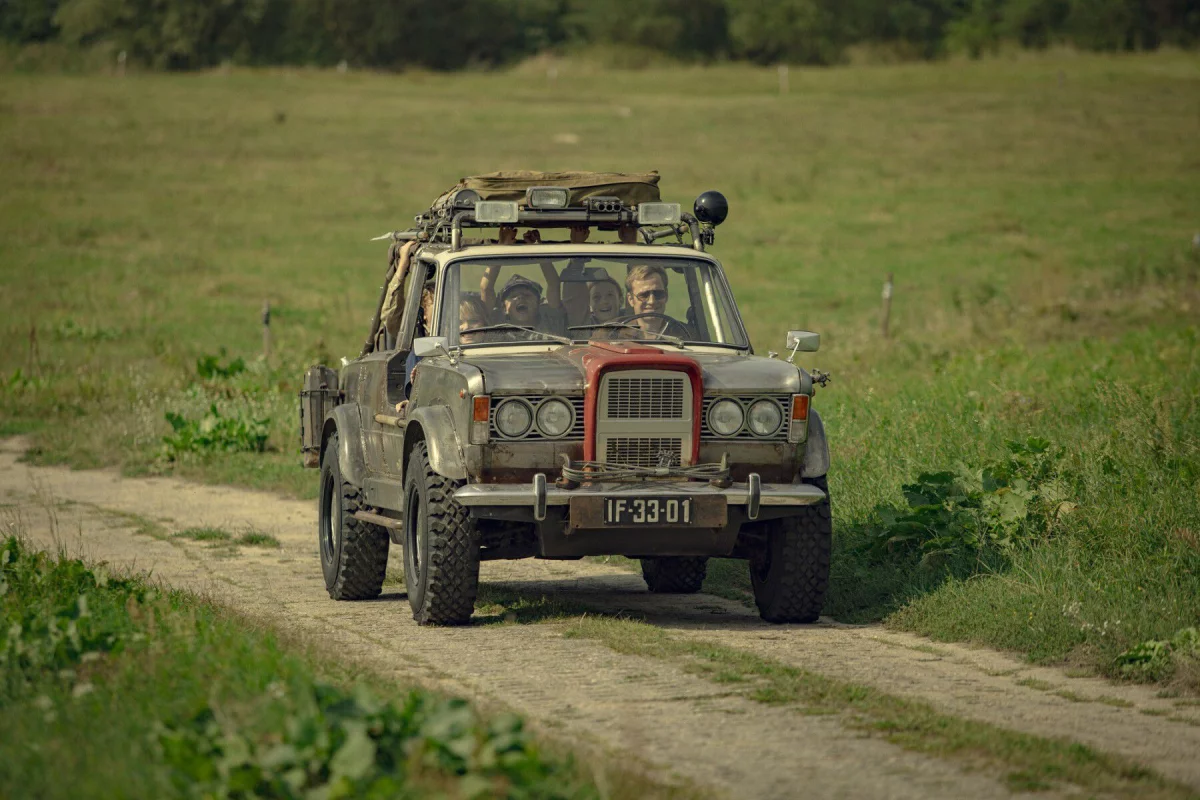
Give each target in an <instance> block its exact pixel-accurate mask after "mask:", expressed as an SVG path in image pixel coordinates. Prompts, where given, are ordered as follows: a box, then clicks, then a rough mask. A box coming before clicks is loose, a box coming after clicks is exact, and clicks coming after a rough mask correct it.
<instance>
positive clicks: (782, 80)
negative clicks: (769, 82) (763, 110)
mask: <svg viewBox="0 0 1200 800" xmlns="http://www.w3.org/2000/svg"><path fill="white" fill-rule="evenodd" d="M779 93H780V94H787V93H788V65H787V64H780V65H779Z"/></svg>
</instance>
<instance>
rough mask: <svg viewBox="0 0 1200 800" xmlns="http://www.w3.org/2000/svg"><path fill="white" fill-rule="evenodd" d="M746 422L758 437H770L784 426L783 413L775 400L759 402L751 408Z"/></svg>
mask: <svg viewBox="0 0 1200 800" xmlns="http://www.w3.org/2000/svg"><path fill="white" fill-rule="evenodd" d="M746 421H747V423H749V425H750V430H751V431H753V432H754V434H755V435H756V436H770V435H771V434H772V433H774V432H775V431H777V430H779V426H780V425H782V424H783V412H782V411H781V410H780V409H779V404H778V403H776V402H775V401H774V400H759V401H757V402H756V403H754V405H752V406H750V412H749V413H748V414H746Z"/></svg>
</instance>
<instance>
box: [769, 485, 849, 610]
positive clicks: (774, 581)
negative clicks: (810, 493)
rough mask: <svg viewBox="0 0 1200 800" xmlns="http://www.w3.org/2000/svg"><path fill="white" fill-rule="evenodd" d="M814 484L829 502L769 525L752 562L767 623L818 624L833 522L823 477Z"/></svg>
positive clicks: (827, 578)
mask: <svg viewBox="0 0 1200 800" xmlns="http://www.w3.org/2000/svg"><path fill="white" fill-rule="evenodd" d="M806 483H810V484H812V485H813V486H816V487H817V488H818V489H821V490H822V491H824V492H825V499H824V500H822V501H821V502H820V503H817V504H816V505H811V506H806V507H805V508H804V510H803V511H802V512H801V513H800V514H799V515H798V516H794V517H785V518H783V519H778V520H772V521H770V522H767V523H765V529H766V534H767V536H766V542H765V544H764V545H763V546H762V548H761V549H760V550H759V551H758V552H757V553H755V554H754V555H753V556H752V557H751V559H750V583H751V585H752V586H753V587H754V602H755V604H756V605H757V606H758V612H759V615H760V616H762V618H763V619H764V620H766V621H767V622H778V623H782V622H816V621H817V618H818V617H819V616H820V615H821V607H822V606H823V605H824V604H825V594H826V593H827V592H828V590H829V561H830V553H831V551H832V549H833V518H832V516H831V515H830V507H829V485H828V483H827V482H826V479H825V478H824V477H820V478H811V479H809V480H808V481H806Z"/></svg>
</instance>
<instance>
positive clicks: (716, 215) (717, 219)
mask: <svg viewBox="0 0 1200 800" xmlns="http://www.w3.org/2000/svg"><path fill="white" fill-rule="evenodd" d="M692 210H693V211H695V212H696V219H698V220H700V221H701V222H706V223H708V224H710V225H720V224H721V223H722V222H724V221H725V218H726V217H728V216H729V201H728V200H726V199H725V195H723V194H721V193H720V192H711V191H710V192H705V193H704V194H702V195H700V196H699V197H697V198H696V204H695V205H694V206H693V207H692Z"/></svg>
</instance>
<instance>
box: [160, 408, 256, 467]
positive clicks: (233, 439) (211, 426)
mask: <svg viewBox="0 0 1200 800" xmlns="http://www.w3.org/2000/svg"><path fill="white" fill-rule="evenodd" d="M166 418H167V422H169V423H171V429H172V433H170V434H168V435H166V436H164V437H163V446H164V447H163V455H164V456H165V457H166V458H167V459H168V460H170V461H173V460H175V458H176V457H178V456H179V454H180V453H195V452H201V451H213V450H219V451H224V452H227V453H236V452H252V453H261V452H263V451H264V450H266V449H267V437H268V436H269V435H270V428H269V425H270V420H269V419H244V418H242V417H240V416H237V417H225V416H221V412H219V411H217V405H216V403H213V404H212V405H211V406H209V409H208V413H207V414H205V415H204V416H203V417H202V418H200V419H198V420H190V419H185V418H184V417H183V415H181V414H177V413H175V412H173V411H168V412H167V413H166Z"/></svg>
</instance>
